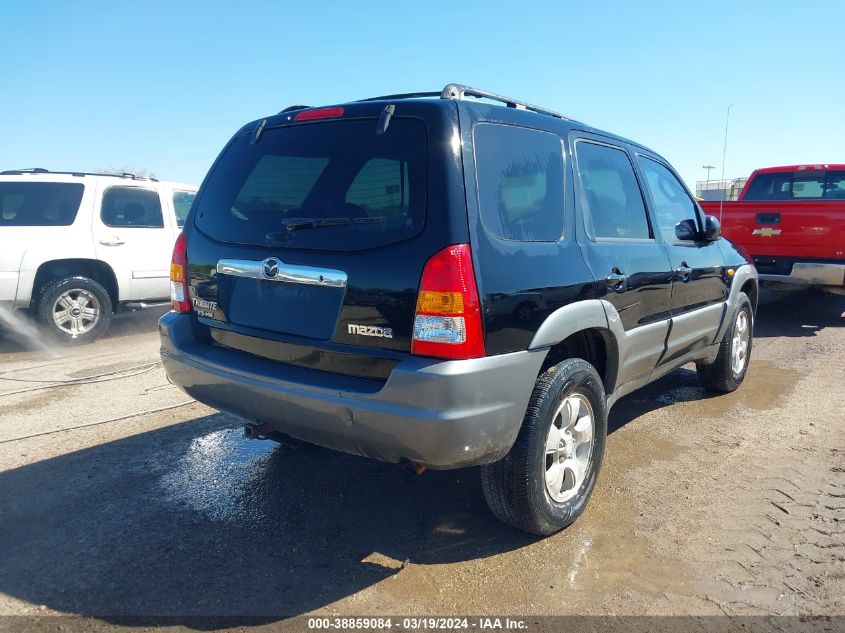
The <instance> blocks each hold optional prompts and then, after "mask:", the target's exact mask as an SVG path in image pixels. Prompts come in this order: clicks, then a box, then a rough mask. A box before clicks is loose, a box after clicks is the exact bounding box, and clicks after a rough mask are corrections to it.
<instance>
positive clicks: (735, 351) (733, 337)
mask: <svg viewBox="0 0 845 633" xmlns="http://www.w3.org/2000/svg"><path fill="white" fill-rule="evenodd" d="M729 318H730V321H729V325H728V328H727V330H725V336H724V338H723V339H722V343H721V344H720V345H719V354H718V356H716V360H715V362H713V363H711V364H709V365H705V364H703V363H698V364H697V365H696V370H697V372H698V380H699V382H700V383H701V386H702V387H704V388H705V389H707V390H708V391H717V392H721V393H729V392H731V391H734V390H736V388H737V387H739V386H740V385H741V384H742V381H743V380H744V379H745V373H746V372H747V371H748V363H749V361H750V360H751V345H752V343H753V341H754V332H753V330H754V312H753V311H752V309H751V301H750V300H749V299H748V296H747V295H746V294H745V293H744V292H740V293H739V298H738V301H737V304H736V307H735V308H734V311H733V313H732V314H731V315H730V316H729Z"/></svg>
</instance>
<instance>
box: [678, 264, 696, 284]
mask: <svg viewBox="0 0 845 633" xmlns="http://www.w3.org/2000/svg"><path fill="white" fill-rule="evenodd" d="M690 275H692V268H690V267H689V266H687V263H686V262H681V265H680V266H678V267H677V268H676V269H675V278H676V279H679V280H681V281H683V282H684V283H687V282H688V281H689V279H690Z"/></svg>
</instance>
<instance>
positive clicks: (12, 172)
mask: <svg viewBox="0 0 845 633" xmlns="http://www.w3.org/2000/svg"><path fill="white" fill-rule="evenodd" d="M26 174H59V175H62V176H111V177H113V178H131V179H132V180H149V181H151V182H158V178H153V177H151V176H139V175H138V174H132V173H129V172H128V171H127V172H123V173H120V174H106V173H103V172H98V171H50V170H49V169H44V168H43V167H27V168H24V169H8V170H6V171H0V176H24V175H26Z"/></svg>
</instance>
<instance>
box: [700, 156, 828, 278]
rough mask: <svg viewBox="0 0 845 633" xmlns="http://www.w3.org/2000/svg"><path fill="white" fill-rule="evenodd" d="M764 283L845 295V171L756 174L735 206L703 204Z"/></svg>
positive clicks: (822, 168)
mask: <svg viewBox="0 0 845 633" xmlns="http://www.w3.org/2000/svg"><path fill="white" fill-rule="evenodd" d="M700 204H701V207H702V208H703V209H704V211H705V212H706V213H708V214H709V215H715V216H716V217H717V218H719V220H720V222H721V224H722V234H723V235H724V236H725V237H727V238H728V239H730V240H731V241H732V242H733V243H734V244H736V245H738V246H741V247H742V248H743V249H745V250H746V251H747V252H748V254H749V255H750V256H751V257H752V258H753V260H754V264H755V265H756V266H757V270H758V271H759V273H760V280H761V281H764V282H781V283H788V284H795V285H802V286H810V285H812V286H821V287H823V288H824V289H825V290H830V291H833V292H837V293H840V294H841V293H845V165H790V166H787V167H767V168H765V169H757V170H756V171H754V172H753V173H752V174H751V177H750V178H749V179H748V182H746V183H745V187H743V189H742V192H740V194H739V198H738V200H737V201H736V202H701V203H700Z"/></svg>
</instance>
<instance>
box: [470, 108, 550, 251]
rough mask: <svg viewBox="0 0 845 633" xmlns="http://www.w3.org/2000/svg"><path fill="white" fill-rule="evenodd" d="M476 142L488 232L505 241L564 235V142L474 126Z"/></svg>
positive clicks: (541, 239) (542, 239)
mask: <svg viewBox="0 0 845 633" xmlns="http://www.w3.org/2000/svg"><path fill="white" fill-rule="evenodd" d="M473 136H474V145H475V170H476V178H477V181H478V205H479V208H480V212H481V221H482V223H483V224H484V227H485V229H487V231H489V232H490V233H493V234H494V235H496V236H498V237H501V238H503V239H506V240H516V241H523V242H554V241H557V240H559V239H560V238H561V235H562V234H563V146H562V144H561V140H560V137H558V136H557V135H555V134H550V133H548V132H540V131H538V130H530V129H527V128H520V127H512V126H507V125H497V124H492V123H479V124H478V125H476V126H475V130H474V133H473Z"/></svg>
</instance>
